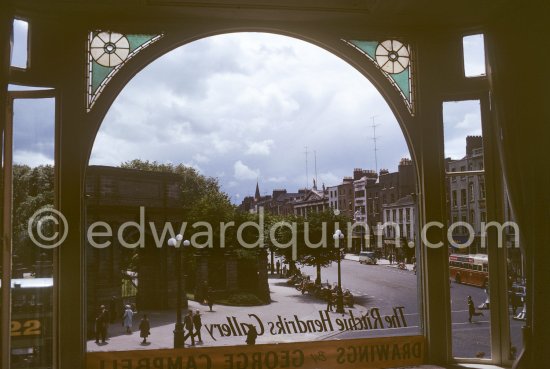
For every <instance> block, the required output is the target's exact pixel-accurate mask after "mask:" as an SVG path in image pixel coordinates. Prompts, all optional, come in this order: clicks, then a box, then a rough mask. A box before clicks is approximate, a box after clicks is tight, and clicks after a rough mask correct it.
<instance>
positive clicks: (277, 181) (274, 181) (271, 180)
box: [267, 176, 287, 183]
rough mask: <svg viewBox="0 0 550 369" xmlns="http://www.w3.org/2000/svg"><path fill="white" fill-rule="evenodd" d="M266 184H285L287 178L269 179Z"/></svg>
mask: <svg viewBox="0 0 550 369" xmlns="http://www.w3.org/2000/svg"><path fill="white" fill-rule="evenodd" d="M267 181H268V182H273V183H282V182H286V181H287V178H286V177H285V176H280V177H269V178H268V179H267Z"/></svg>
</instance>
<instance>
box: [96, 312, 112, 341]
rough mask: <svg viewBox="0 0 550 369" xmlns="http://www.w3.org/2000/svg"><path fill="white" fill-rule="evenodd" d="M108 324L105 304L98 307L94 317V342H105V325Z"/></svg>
mask: <svg viewBox="0 0 550 369" xmlns="http://www.w3.org/2000/svg"><path fill="white" fill-rule="evenodd" d="M108 324H109V310H107V309H106V308H105V305H101V306H100V307H99V312H98V314H97V317H96V318H95V343H97V344H99V340H100V339H101V343H106V342H105V341H106V340H107V325H108Z"/></svg>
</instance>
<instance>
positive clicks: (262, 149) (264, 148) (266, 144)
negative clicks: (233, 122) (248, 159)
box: [246, 140, 274, 155]
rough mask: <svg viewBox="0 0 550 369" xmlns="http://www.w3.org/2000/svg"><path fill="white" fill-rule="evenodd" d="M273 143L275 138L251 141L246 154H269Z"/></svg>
mask: <svg viewBox="0 0 550 369" xmlns="http://www.w3.org/2000/svg"><path fill="white" fill-rule="evenodd" d="M273 144H274V142H273V140H263V141H260V142H249V143H248V149H247V150H246V154H247V155H269V154H270V152H271V147H272V146H273Z"/></svg>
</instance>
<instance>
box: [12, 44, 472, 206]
mask: <svg viewBox="0 0 550 369" xmlns="http://www.w3.org/2000/svg"><path fill="white" fill-rule="evenodd" d="M472 65H473V64H472ZM474 68H475V66H474ZM39 105H40V104H37V106H36V108H35V109H33V108H32V107H25V109H19V110H21V111H22V113H21V114H17V109H16V120H17V119H19V121H20V123H19V125H18V126H19V127H20V128H21V129H20V130H19V131H18V130H17V129H16V131H15V139H16V142H15V144H16V147H15V159H16V161H19V162H24V163H27V164H30V165H36V164H43V163H45V162H48V158H49V160H50V161H51V158H52V155H53V150H50V149H51V147H49V146H48V145H47V144H46V143H45V142H42V141H44V140H46V139H45V138H43V137H47V136H48V134H44V132H39V131H40V129H42V130H44V127H45V126H47V125H44V124H42V125H41V126H40V127H41V128H33V127H34V125H35V123H33V122H36V121H37V117H46V116H48V115H47V114H46V113H45V112H44V109H46V110H47V107H46V108H44V107H42V110H41V107H40V106H39ZM43 105H51V106H53V104H47V103H46V104H43ZM23 110H24V113H23ZM444 112H445V137H446V141H447V142H448V145H447V147H446V149H447V150H446V151H447V155H446V156H452V157H457V158H458V157H461V156H463V155H464V137H465V134H472V133H479V132H478V131H479V104H478V103H477V102H466V103H464V102H463V103H451V104H446V105H445V108H444ZM373 117H374V122H375V123H376V124H377V125H378V126H377V129H376V135H377V137H378V141H377V142H378V168H388V169H390V170H395V169H396V168H397V164H398V162H399V159H400V158H402V157H410V155H409V152H408V149H407V146H406V144H405V141H404V138H403V134H402V133H401V130H400V128H399V126H398V124H397V121H396V119H395V117H394V116H393V114H392V113H391V111H390V109H389V107H388V105H387V104H386V102H385V101H384V99H383V98H382V96H381V95H380V94H379V93H378V91H377V90H376V89H375V88H374V87H373V86H372V84H371V83H370V82H369V81H368V80H367V79H366V78H364V77H363V76H362V75H361V74H359V72H357V71H356V70H355V69H353V68H352V67H350V66H349V65H348V64H346V63H345V62H344V61H342V60H341V59H339V58H338V57H336V56H334V55H332V54H330V53H329V52H327V51H325V50H323V49H321V48H319V47H317V46H314V45H311V44H308V43H306V42H303V41H299V40H296V39H293V38H289V37H284V36H279V35H272V34H260V33H237V34H227V35H221V36H215V37H210V38H206V39H203V40H199V41H195V42H193V43H191V44H188V45H185V46H182V47H180V48H178V49H176V50H174V51H172V52H170V53H168V54H166V55H164V56H163V57H161V58H159V59H158V60H156V61H155V62H154V63H152V64H151V65H149V66H148V67H147V68H146V69H144V70H143V71H141V72H140V73H139V74H138V75H136V76H135V77H134V78H133V79H132V80H131V81H130V83H129V84H128V85H127V86H126V88H125V89H124V90H123V91H122V92H121V94H120V95H119V96H118V98H117V99H116V101H115V102H114V104H113V105H112V107H111V109H110V110H109V112H108V114H107V116H106V118H105V120H104V122H103V124H102V126H101V129H100V131H99V134H98V136H97V139H96V141H95V144H94V148H93V152H92V157H91V160H90V164H92V165H114V166H116V165H119V164H120V163H121V162H123V161H127V160H132V159H135V158H139V159H143V160H156V161H158V162H161V163H180V162H181V163H184V164H186V165H189V166H193V167H195V168H196V169H197V170H199V171H200V172H201V173H202V174H205V175H207V176H214V177H217V178H218V179H219V181H220V183H221V184H222V188H223V190H225V191H226V192H227V193H228V194H229V195H230V196H231V198H232V201H233V202H236V203H238V202H240V201H241V200H242V198H243V197H244V196H247V195H252V194H253V193H254V189H255V185H256V180H258V181H259V184H260V190H261V192H262V194H268V193H271V191H272V189H274V188H287V189H288V190H289V191H296V190H297V189H298V188H303V187H305V186H306V185H308V186H309V187H311V185H312V179H313V177H314V175H315V154H314V153H316V159H317V160H316V161H317V177H318V184H319V186H320V185H321V184H322V183H325V184H326V185H327V186H330V185H335V184H338V183H339V182H340V181H341V179H342V177H343V176H349V175H351V173H352V171H353V168H356V167H360V168H367V169H374V168H375V161H374V148H373V141H372V137H373V130H372V127H371V125H372V122H373ZM476 124H477V126H476ZM476 129H477V130H478V131H476ZM29 132H30V133H29ZM33 132H34V133H33ZM52 132H53V131H52ZM38 137H42V139H38ZM50 137H53V133H52V134H51V136H50ZM50 146H51V145H50ZM306 146H307V150H308V167H309V170H308V173H307V178H308V179H309V180H308V181H306V154H305V151H306ZM50 151H52V152H50Z"/></svg>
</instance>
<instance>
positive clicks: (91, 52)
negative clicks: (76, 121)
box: [87, 31, 162, 111]
mask: <svg viewBox="0 0 550 369" xmlns="http://www.w3.org/2000/svg"><path fill="white" fill-rule="evenodd" d="M161 37H162V34H160V35H142V34H126V35H123V34H121V33H116V32H110V31H94V32H91V33H90V35H89V38H88V73H87V78H88V94H87V95H88V101H87V102H88V104H87V108H88V111H90V110H91V108H92V106H93V105H94V103H95V101H96V99H97V98H98V97H99V95H100V94H101V92H102V91H103V89H104V88H105V86H106V85H107V83H109V81H110V80H111V78H112V77H113V76H114V75H115V74H116V73H117V72H118V70H119V69H120V68H121V67H122V66H123V65H124V64H125V63H126V62H127V61H128V60H130V59H131V58H132V57H133V56H134V55H136V54H137V53H138V52H140V51H141V50H142V49H144V48H145V47H147V46H149V45H151V44H152V43H154V42H156V41H157V40H159V39H160V38H161Z"/></svg>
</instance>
